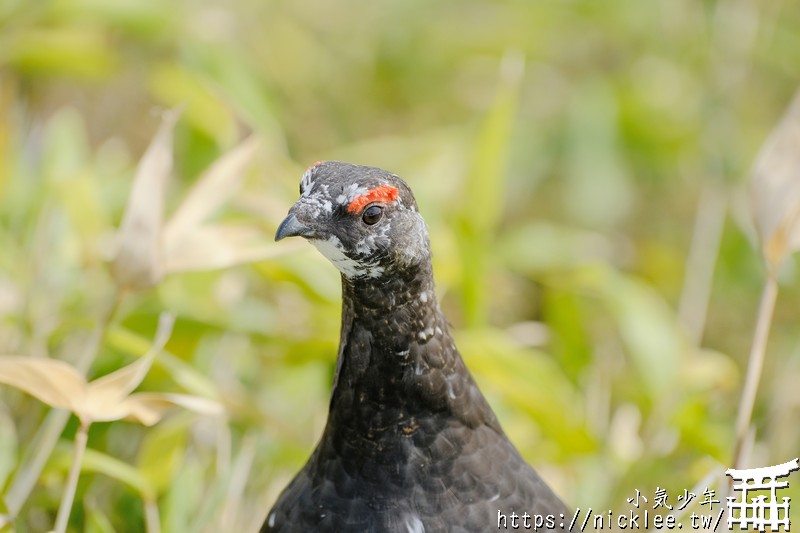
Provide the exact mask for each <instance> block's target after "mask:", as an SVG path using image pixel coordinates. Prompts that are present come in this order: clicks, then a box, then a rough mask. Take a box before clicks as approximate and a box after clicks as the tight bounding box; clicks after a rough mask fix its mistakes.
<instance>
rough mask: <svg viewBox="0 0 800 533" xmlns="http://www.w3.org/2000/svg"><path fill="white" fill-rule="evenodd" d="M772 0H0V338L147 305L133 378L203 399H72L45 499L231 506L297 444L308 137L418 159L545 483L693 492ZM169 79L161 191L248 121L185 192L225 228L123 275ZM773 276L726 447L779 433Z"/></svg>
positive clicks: (773, 65) (335, 307)
mask: <svg viewBox="0 0 800 533" xmlns="http://www.w3.org/2000/svg"><path fill="white" fill-rule="evenodd" d="M798 27H800V4H796V3H793V2H785V1H780V0H768V1H762V2H758V3H754V2H750V1H747V0H719V1H713V0H704V1H694V0H692V1H690V0H653V1H649V2H641V1H635V0H631V1H624V0H610V1H606V2H595V1H591V0H584V1H581V0H575V1H567V0H548V1H539V2H530V1H527V0H506V1H497V2H486V1H478V0H462V1H458V2H456V1H439V2H427V1H419V0H404V1H400V0H389V1H384V2H364V1H357V0H344V1H339V2H324V1H322V0H300V1H289V0H269V1H258V0H231V1H228V2H214V1H211V0H177V1H174V2H162V1H158V0H113V1H107V0H38V1H34V2H32V1H26V0H2V1H0V117H1V118H2V119H1V120H0V353H1V354H19V355H28V356H31V357H50V358H55V359H60V360H64V361H67V362H69V363H70V364H76V365H77V366H79V367H80V366H81V365H80V364H78V363H77V362H78V361H83V363H86V362H87V361H88V362H91V364H90V365H89V366H88V368H89V372H88V374H89V376H90V377H96V376H101V375H104V374H107V373H108V372H110V371H112V370H115V369H117V368H119V367H121V366H123V365H125V364H128V363H130V362H131V361H133V360H135V359H136V357H137V356H141V355H142V354H143V353H144V351H145V350H146V349H147V347H148V345H149V343H150V342H151V340H152V338H153V333H154V330H155V327H156V322H157V320H158V314H159V313H160V312H161V311H162V310H171V311H172V312H174V313H175V314H176V315H177V322H176V325H175V330H174V332H173V335H172V337H171V339H170V341H169V343H168V344H167V351H166V353H164V354H162V355H160V356H159V357H158V358H157V359H156V363H155V365H154V366H153V369H152V370H151V372H150V373H149V374H148V376H147V377H146V379H145V380H144V382H143V384H142V386H141V389H143V390H154V391H167V392H184V393H191V394H195V395H199V396H203V397H206V398H210V399H214V400H216V401H219V402H221V403H222V404H223V405H224V407H225V411H226V416H224V417H206V416H199V415H197V414H192V413H190V412H186V411H180V410H178V411H176V412H175V413H174V414H172V415H171V416H169V417H167V418H165V419H164V420H163V421H162V422H161V423H160V424H157V425H155V426H153V427H149V428H145V427H142V426H139V425H135V424H132V423H129V422H125V421H120V422H111V423H97V424H94V425H93V426H92V427H91V430H90V433H89V443H88V446H89V450H90V452H91V453H90V454H88V455H87V458H86V460H85V462H84V467H83V473H82V476H81V478H80V482H79V485H78V494H77V498H76V503H75V505H74V508H73V512H72V516H71V518H70V529H71V530H73V531H91V532H107V531H145V530H148V531H155V530H158V527H159V526H160V529H161V530H163V531H167V532H172V531H174V532H178V531H180V532H193V531H198V532H201V531H255V530H256V529H257V528H258V526H259V525H260V523H261V522H262V521H263V519H264V517H265V516H266V512H267V510H268V508H269V507H270V506H271V504H272V503H273V501H274V499H275V498H276V497H277V495H278V494H279V492H280V490H281V489H282V488H283V487H284V486H285V484H286V483H287V482H288V481H289V480H290V479H291V477H292V476H293V475H294V473H295V472H296V471H297V470H298V469H299V468H300V467H301V466H302V464H303V463H304V462H305V460H306V458H307V457H308V455H309V454H310V452H311V450H312V448H313V446H314V444H315V443H316V439H317V438H318V436H319V434H320V432H321V429H322V427H323V425H324V422H325V417H326V412H327V401H328V395H329V389H330V383H331V380H332V375H333V371H334V364H335V355H336V349H337V346H338V334H339V317H340V315H339V307H340V294H339V277H338V273H337V272H336V271H335V269H334V268H333V267H331V266H330V265H329V264H328V263H327V261H326V260H325V259H323V258H322V257H321V256H320V255H319V254H318V253H317V252H316V251H315V250H313V249H312V247H311V246H308V245H306V244H305V243H289V242H281V243H280V244H274V243H272V242H271V241H272V236H273V235H274V231H275V228H276V226H277V224H278V223H279V222H280V220H281V219H282V218H283V216H284V215H285V213H286V211H287V210H288V208H289V207H290V205H291V204H292V203H293V202H294V201H295V200H296V198H297V187H298V183H299V179H300V176H301V175H302V173H303V170H304V169H305V167H307V166H308V165H310V164H311V163H313V162H314V161H316V160H321V159H341V160H347V161H352V162H356V163H361V164H368V165H375V166H379V167H383V168H386V169H389V170H392V171H394V172H396V173H397V174H399V175H400V176H402V177H404V178H405V179H406V181H408V183H409V184H410V185H411V187H412V189H413V190H414V192H415V194H416V196H417V199H418V202H419V204H420V207H421V211H422V213H423V215H424V216H425V218H426V220H427V222H428V224H429V227H430V232H431V239H432V246H433V251H434V270H435V274H436V277H437V290H438V295H439V298H440V300H441V302H442V306H443V308H444V310H445V312H446V314H447V315H448V317H449V319H450V321H451V322H452V323H453V325H454V330H455V332H456V340H457V343H458V345H459V347H460V349H461V352H462V353H463V355H464V358H465V360H466V361H467V364H468V366H469V367H470V368H471V369H472V371H473V373H474V374H475V375H476V379H477V380H478V382H479V383H480V385H481V386H482V388H483V390H484V392H485V394H486V395H487V396H488V398H489V400H490V402H491V403H492V405H493V406H494V407H495V409H496V411H497V412H498V415H499V416H500V418H501V420H502V422H503V424H504V427H505V429H506V431H507V432H508V433H509V435H510V437H511V438H512V440H513V441H514V442H515V443H516V444H517V445H518V447H519V448H520V450H521V451H522V453H523V455H524V456H525V457H526V458H527V459H528V460H529V461H530V462H531V463H532V464H533V465H534V466H535V467H536V468H537V469H539V470H540V472H541V473H542V475H543V476H544V477H545V478H546V479H547V480H548V481H549V482H550V483H551V484H552V485H553V486H554V487H556V489H557V491H558V492H559V493H560V494H561V495H562V496H563V498H564V499H565V501H567V502H569V503H570V506H581V507H584V508H585V507H593V508H595V509H598V508H599V509H607V508H614V509H619V508H627V507H628V504H627V503H626V499H627V498H629V497H633V496H634V495H635V491H636V489H638V490H640V491H641V493H642V494H644V495H646V496H647V497H648V498H652V496H653V494H654V492H655V491H656V489H657V488H665V489H666V490H667V493H668V494H669V499H668V502H669V503H672V504H673V505H676V506H677V505H679V503H680V502H678V495H684V489H686V490H689V491H692V490H693V489H694V492H695V493H697V494H698V497H697V498H696V502H697V501H699V500H701V499H703V495H702V493H703V490H704V489H705V486H709V487H711V488H714V483H717V482H716V481H713V478H714V476H719V475H720V474H721V473H722V472H723V471H724V469H725V468H727V467H728V466H730V465H731V464H732V463H731V461H732V454H733V447H734V441H735V435H734V426H735V418H736V412H737V406H738V402H739V397H740V395H741V390H742V383H743V376H744V373H745V368H746V364H747V354H748V351H749V349H750V344H751V339H752V332H753V325H754V323H755V317H756V310H757V306H758V299H759V294H760V291H761V287H762V285H763V283H764V278H765V267H764V266H763V262H762V260H761V256H760V252H759V251H758V245H757V244H756V238H755V230H754V226H753V223H752V221H751V218H752V217H751V215H750V211H749V208H748V193H747V187H746V182H747V179H748V177H749V174H750V169H751V168H752V165H753V161H754V159H755V157H756V155H757V153H758V151H759V148H760V146H761V145H762V143H763V142H764V140H765V138H766V137H767V136H768V134H769V132H770V131H771V130H772V128H773V127H774V126H775V124H776V123H777V122H778V121H779V119H780V117H781V116H782V114H783V112H784V110H785V109H786V107H787V106H788V104H789V102H790V101H791V99H792V95H793V93H794V92H795V89H796V87H797V84H798V75H799V74H800V71H798V65H800V34H799V33H798V32H797V28H798ZM173 108H180V109H181V115H180V118H179V119H178V121H177V123H176V125H175V127H174V137H173V144H172V145H171V150H172V154H173V158H174V166H173V170H172V178H171V180H170V181H169V183H168V184H167V185H166V193H165V200H164V203H165V213H166V214H165V217H167V218H168V217H169V216H170V213H173V212H175V211H176V210H178V209H179V208H180V206H181V204H182V202H185V201H186V198H187V194H188V191H189V190H190V187H191V186H192V184H194V183H196V182H197V180H198V179H199V178H200V177H201V176H202V175H203V173H204V172H205V171H206V169H208V168H209V166H210V165H212V164H213V163H214V162H215V161H217V160H218V159H219V158H220V157H224V156H225V154H229V153H231V150H234V149H235V147H236V146H241V145H240V143H241V142H243V140H244V139H246V138H249V139H250V140H253V139H255V140H256V141H255V142H257V143H258V144H257V149H255V150H252V153H250V155H248V157H247V160H246V164H243V165H242V169H243V170H242V171H241V172H236V176H239V177H237V178H236V180H237V181H236V185H235V186H233V185H231V186H230V187H226V188H225V194H224V195H222V196H223V197H224V198H222V199H224V202H221V201H220V203H221V204H222V205H219V206H214V209H208V210H207V211H213V213H211V212H210V213H209V216H208V217H207V218H208V220H206V222H204V223H205V224H207V225H211V226H213V227H215V228H238V229H237V233H236V235H237V236H242V235H245V234H246V239H243V240H237V239H231V240H227V241H225V242H224V243H221V242H218V241H205V240H202V239H198V240H197V241H196V242H194V243H193V244H191V245H187V246H185V247H184V252H183V253H180V254H177V255H175V256H173V257H172V260H173V261H174V262H176V263H177V266H175V265H174V264H173V267H171V268H168V269H167V271H168V272H167V275H165V276H163V277H161V276H159V277H158V278H157V279H155V280H154V281H153V282H152V283H146V284H144V285H143V286H141V287H137V288H136V289H135V290H134V289H133V288H132V287H122V285H124V283H122V281H121V280H120V277H119V274H118V273H117V274H115V272H118V269H117V270H113V269H110V268H109V262H110V261H111V260H112V259H113V257H114V253H115V252H114V250H115V246H116V244H115V243H116V242H117V241H118V240H119V239H118V238H117V237H118V234H117V228H118V227H119V226H120V223H121V221H122V219H123V213H124V212H125V209H126V205H128V202H129V197H130V193H131V188H132V184H133V182H134V175H135V173H136V169H137V165H139V161H140V159H141V158H142V155H143V154H144V152H145V150H146V149H147V147H148V145H149V143H150V142H151V140H152V139H153V138H154V136H155V135H156V131H157V130H158V129H159V127H160V125H161V123H162V116H163V115H164V112H165V110H168V109H173ZM251 135H253V137H249V136H251ZM244 142H249V141H244ZM230 179H231V180H232V181H231V183H233V179H234V178H230ZM157 197H158V195H157V194H156V193H153V202H154V205H155V204H157V203H158V201H157ZM146 198H149V196H148V195H145V200H144V201H143V200H141V199H139V200H138V201H139V203H140V204H142V202H144V203H145V204H146V203H147V200H146ZM209 202H210V201H209V200H208V198H206V204H207V205H208V203H209ZM140 207H141V205H140ZM240 230H241V231H243V232H244V233H238V231H240ZM222 235H227V234H226V233H224V232H223V233H222ZM780 284H781V287H780V295H779V298H778V303H777V308H776V312H775V317H774V320H773V323H772V331H771V336H770V339H769V345H768V352H767V360H766V364H765V370H764V375H763V378H762V380H761V388H760V390H759V395H758V400H757V402H756V408H755V412H754V418H753V420H754V426H755V429H756V437H755V442H754V444H753V446H752V450H751V452H750V460H749V463H750V464H749V466H767V465H773V464H777V463H782V462H784V461H788V460H790V459H793V458H794V457H796V456H797V455H798V451H800V426H798V424H797V420H798V419H800V418H799V417H800V389H799V388H798V387H797V384H798V383H800V344H799V343H798V341H800V333H799V331H798V328H797V316H798V304H797V302H798V297H799V296H800V287H799V286H798V283H797V274H796V270H795V265H794V264H793V263H792V262H791V261H790V262H789V263H788V264H786V265H785V266H784V268H783V270H782V271H781V275H780ZM109 309H112V311H110V312H109V311H108V310H109ZM109 315H110V318H108V320H107V321H106V320H105V319H104V317H106V316H109ZM87 353H89V354H91V355H90V356H88V359H87V358H86V356H85V354H87ZM48 412H49V409H48V408H47V406H45V405H43V404H42V403H40V402H38V401H37V400H35V399H33V398H32V397H31V396H28V395H26V394H23V393H21V392H19V391H17V390H15V389H12V388H9V387H2V388H0V494H3V501H4V503H3V504H2V506H3V508H0V512H5V513H8V514H11V515H16V516H17V518H16V520H15V522H14V524H13V527H14V528H15V529H14V530H15V531H18V532H29V531H45V530H48V529H50V528H51V527H52V523H53V521H54V519H55V514H56V511H57V509H58V503H59V499H60V497H61V493H62V491H63V488H64V484H65V478H66V473H67V470H68V466H69V459H70V453H71V446H72V444H71V443H72V440H73V438H74V436H75V432H76V427H77V422H76V421H75V419H74V417H73V418H71V419H70V421H69V422H68V423H67V425H66V427H65V429H64V431H63V433H60V438H59V441H58V443H57V445H56V446H55V448H54V449H53V450H52V452H50V451H47V450H46V451H41V450H42V449H43V448H42V445H41V443H40V441H41V439H42V436H41V435H40V434H39V433H40V432H41V428H42V427H43V425H44V423H45V419H46V417H47V415H48ZM56 434H57V435H58V434H59V433H58V432H57V433H56ZM37 446H38V448H37ZM45 449H46V447H45ZM37 450H38V451H37ZM35 457H40V458H44V459H45V461H44V462H43V463H42V464H41V468H40V471H39V470H37V468H35V467H34V466H33V463H34V462H35V461H34V460H33V458H35ZM26 474H27V475H28V477H31V476H32V478H33V483H32V485H31V486H30V487H29V488H28V489H25V488H23V487H22V485H20V483H21V482H20V479H21V477H25V475H26ZM792 483H793V485H794V487H792V488H790V489H789V490H787V491H786V493H785V494H786V495H788V496H792V495H794V496H795V497H796V498H800V490H798V489H800V479H798V478H797V476H795V477H794V481H792ZM700 485H703V486H700ZM698 487H699V490H698ZM651 501H652V500H651ZM696 502H695V503H696ZM153 509H155V511H154V510H153ZM700 511H702V508H701V509H700V510H699V511H698V512H700ZM148 513H149V515H148ZM153 513H155V515H154V514H153Z"/></svg>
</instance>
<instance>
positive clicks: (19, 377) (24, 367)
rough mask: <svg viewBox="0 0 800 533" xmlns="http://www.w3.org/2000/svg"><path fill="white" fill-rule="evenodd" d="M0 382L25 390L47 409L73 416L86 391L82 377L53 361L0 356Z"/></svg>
mask: <svg viewBox="0 0 800 533" xmlns="http://www.w3.org/2000/svg"><path fill="white" fill-rule="evenodd" d="M0 383H3V384H6V385H11V386H12V387H15V388H17V389H20V390H22V391H25V392H27V393H28V394H30V395H31V396H33V397H35V398H36V399H38V400H39V401H41V402H44V403H46V404H47V405H49V406H50V407H56V408H59V409H69V410H71V411H73V412H75V413H77V414H80V413H79V411H80V405H81V403H82V402H83V400H84V398H85V396H86V392H87V384H86V380H85V379H84V378H83V376H81V375H80V373H79V372H78V371H77V370H75V369H74V368H72V367H71V366H69V365H68V364H67V363H65V362H63V361H58V360H56V359H43V358H33V357H24V356H15V355H5V356H0Z"/></svg>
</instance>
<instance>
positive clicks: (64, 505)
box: [55, 421, 90, 533]
mask: <svg viewBox="0 0 800 533" xmlns="http://www.w3.org/2000/svg"><path fill="white" fill-rule="evenodd" d="M89 425H90V423H89V422H84V421H81V426H80V428H78V432H77V433H76V434H75V448H74V450H73V452H72V464H71V465H70V467H69V476H67V486H66V487H64V494H62V495H61V505H59V506H58V515H57V516H56V526H55V533H66V531H67V523H68V522H69V514H70V512H71V511H72V502H73V501H75V491H76V490H77V489H78V478H79V477H80V475H81V463H82V462H83V454H84V452H85V451H86V441H87V439H88V436H89Z"/></svg>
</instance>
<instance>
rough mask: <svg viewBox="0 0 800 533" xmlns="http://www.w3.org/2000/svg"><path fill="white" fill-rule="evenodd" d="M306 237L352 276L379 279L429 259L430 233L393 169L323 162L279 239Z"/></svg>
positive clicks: (309, 174) (304, 184)
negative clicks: (386, 169)
mask: <svg viewBox="0 0 800 533" xmlns="http://www.w3.org/2000/svg"><path fill="white" fill-rule="evenodd" d="M294 236H300V237H305V238H306V239H308V240H309V242H311V244H313V245H314V246H316V247H317V249H318V250H319V251H320V252H322V254H323V255H324V256H325V257H327V258H328V259H329V260H330V261H331V262H332V263H333V264H334V265H335V266H336V267H337V268H338V269H339V270H340V271H341V272H342V274H343V275H344V276H345V277H346V278H348V279H351V280H352V279H368V278H381V277H383V276H384V275H387V274H390V273H392V272H396V271H397V270H401V269H409V268H414V267H415V266H417V265H420V264H423V263H425V262H427V261H428V260H429V258H430V248H429V243H428V231H427V228H426V227H425V222H424V221H423V220H422V216H421V215H420V214H419V211H418V209H417V204H416V201H415V200H414V195H413V194H412V193H411V189H409V188H408V185H406V183H405V182H404V181H403V180H401V179H400V178H399V177H397V176H395V175H394V174H392V173H391V172H387V171H385V170H381V169H379V168H374V167H366V166H361V165H353V164H350V163H342V162H339V161H324V162H319V163H316V164H314V165H312V166H311V167H309V168H308V170H306V173H305V174H303V178H302V179H301V181H300V199H299V200H298V201H297V202H296V203H295V204H294V205H293V206H292V207H291V209H289V214H288V216H287V217H286V219H284V221H283V222H282V223H281V225H280V226H279V227H278V231H277V233H276V234H275V240H276V241H279V240H281V239H283V238H285V237H294Z"/></svg>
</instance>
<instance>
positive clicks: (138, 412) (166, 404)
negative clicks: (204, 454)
mask: <svg viewBox="0 0 800 533" xmlns="http://www.w3.org/2000/svg"><path fill="white" fill-rule="evenodd" d="M175 407H183V408H184V409H188V410H190V411H194V412H195V413H198V414H202V415H214V416H216V415H220V414H222V413H223V409H222V405H221V404H219V403H218V402H215V401H213V400H209V399H206V398H201V397H199V396H190V395H186V394H169V393H158V392H141V393H137V394H131V395H130V396H129V397H127V398H125V400H124V401H123V402H122V408H123V409H124V410H125V411H126V412H127V416H129V417H131V418H134V419H136V420H138V421H139V422H141V423H142V424H144V425H146V426H152V425H153V424H156V423H158V422H159V421H160V420H161V419H162V418H163V417H164V415H165V414H166V413H167V412H169V411H171V410H172V409H174V408H175Z"/></svg>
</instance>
